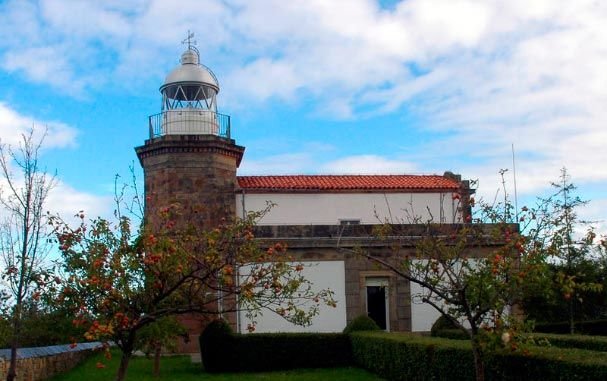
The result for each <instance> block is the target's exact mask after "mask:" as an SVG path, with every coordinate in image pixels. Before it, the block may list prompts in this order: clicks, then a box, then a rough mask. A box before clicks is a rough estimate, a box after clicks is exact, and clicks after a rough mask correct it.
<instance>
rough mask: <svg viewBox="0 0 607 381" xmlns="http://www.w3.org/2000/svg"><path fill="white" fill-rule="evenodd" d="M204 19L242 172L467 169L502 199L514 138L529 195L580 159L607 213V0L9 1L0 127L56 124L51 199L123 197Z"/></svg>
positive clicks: (3, 27) (581, 176) (78, 202)
mask: <svg viewBox="0 0 607 381" xmlns="http://www.w3.org/2000/svg"><path fill="white" fill-rule="evenodd" d="M187 30H191V31H193V32H194V33H195V34H196V37H195V40H196V41H197V47H198V49H199V50H200V52H201V58H202V62H203V63H204V64H205V65H207V66H209V67H210V68H211V69H212V70H213V71H214V72H215V74H216V75H217V77H218V78H219V82H220V86H221V90H220V94H219V111H220V112H222V113H226V114H229V115H231V117H232V135H233V137H234V138H235V139H236V141H237V143H238V144H240V145H244V146H246V148H247V150H246V152H245V158H244V161H243V163H242V165H241V169H240V172H239V173H240V174H248V175H250V174H297V173H306V174H313V173H438V174H442V173H443V172H444V171H445V170H451V171H453V172H456V173H461V174H462V175H463V177H464V178H470V179H478V180H479V186H480V188H479V193H480V194H481V195H482V196H484V197H485V198H492V197H493V196H494V194H495V192H496V191H497V189H498V188H499V177H498V171H499V170H500V169H506V168H507V169H510V170H509V172H507V175H508V176H509V177H508V181H509V183H510V184H512V178H511V175H512V157H511V146H512V144H514V147H515V150H516V156H517V163H516V166H517V168H516V169H517V185H518V193H519V198H520V199H522V200H526V201H528V200H530V199H531V198H532V197H533V196H534V195H538V194H542V193H545V192H547V191H548V190H549V183H550V181H553V180H556V179H557V178H558V176H559V169H560V168H562V167H564V166H565V167H567V168H568V169H569V172H570V174H571V176H572V180H573V181H574V182H575V183H576V184H577V185H578V187H579V189H580V192H581V194H582V196H584V197H585V198H589V199H591V200H592V203H591V204H590V206H588V207H587V208H586V209H585V211H584V214H585V216H586V217H588V218H590V219H595V220H602V219H604V218H605V215H607V213H606V212H607V196H606V195H605V190H606V189H607V167H606V166H605V163H607V150H606V149H605V145H606V143H607V128H606V122H607V106H606V105H607V70H606V68H607V4H606V3H604V2H595V1H584V0H576V1H567V0H565V1H557V0H547V1H540V0H534V1H528V0H520V1H519V0H510V1H507V2H506V1H490V0H480V1H471V0H469V1H457V0H444V1H439V0H423V1H421V0H409V1H401V2H399V1H373V0H343V1H340V0H335V1H320V0H306V1H298V0H293V1H282V0H267V1H246V0H224V1H219V0H200V1H198V0H197V1H188V0H184V1H168V0H167V1H160V0H157V1H153V0H150V1H141V0H135V1H123V0H109V1H67V0H41V1H28V0H18V1H10V0H8V1H2V2H0V85H1V86H0V88H1V91H0V137H1V138H2V141H3V142H5V143H14V142H15V141H16V138H17V137H18V135H19V132H20V131H24V129H26V128H27V127H28V126H31V125H32V124H34V125H36V126H47V127H48V129H49V136H48V137H47V140H46V146H45V151H44V156H43V161H44V163H45V165H46V166H47V168H48V169H49V170H51V171H52V170H55V169H56V170H57V173H58V179H59V185H58V186H57V188H56V190H55V192H54V193H53V195H52V197H51V200H50V205H49V207H50V208H51V209H53V210H56V211H58V212H60V213H63V214H65V213H70V214H71V213H72V212H75V211H78V210H80V209H85V210H87V211H88V212H89V213H90V214H93V215H95V214H106V213H107V211H108V210H111V208H112V206H111V196H112V193H113V181H114V175H115V174H117V173H119V174H121V175H122V176H128V167H129V165H130V164H131V163H133V162H134V163H135V167H136V168H139V164H138V162H137V158H136V156H135V153H134V150H133V147H135V146H137V145H141V144H143V142H144V140H145V138H146V134H147V117H148V116H149V115H152V114H155V113H157V112H159V111H160V94H159V92H158V88H159V86H160V85H161V84H162V82H163V80H164V76H165V75H166V74H167V73H168V72H169V71H170V70H171V69H172V68H173V67H174V66H176V65H177V64H178V60H179V56H180V54H181V52H182V51H183V49H184V46H183V45H181V43H180V42H181V40H183V39H184V38H185V35H186V32H187ZM138 170H139V169H138ZM139 173H140V172H139ZM139 176H140V177H141V174H140V175H139ZM511 191H512V190H511ZM603 226H604V225H603Z"/></svg>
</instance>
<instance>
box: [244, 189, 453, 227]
mask: <svg viewBox="0 0 607 381" xmlns="http://www.w3.org/2000/svg"><path fill="white" fill-rule="evenodd" d="M267 202H272V203H274V204H276V206H274V207H273V208H272V209H271V210H270V212H269V213H268V214H266V215H265V216H264V217H263V219H262V220H261V221H259V224H260V225H335V224H339V222H340V220H360V223H361V224H378V223H383V222H385V221H388V222H391V223H404V224H407V223H416V222H419V223H425V222H428V221H429V220H432V221H433V222H436V223H438V222H444V223H453V222H461V219H460V218H459V215H456V210H457V205H456V201H454V200H453V199H452V193H251V194H246V193H245V194H244V195H243V194H237V195H236V211H237V215H238V216H241V217H242V216H243V215H244V213H246V212H251V211H261V210H264V209H265V208H266V205H267Z"/></svg>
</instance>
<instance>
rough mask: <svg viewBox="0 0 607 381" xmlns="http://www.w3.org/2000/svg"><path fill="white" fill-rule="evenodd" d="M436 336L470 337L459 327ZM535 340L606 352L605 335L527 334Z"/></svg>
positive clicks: (438, 332)
mask: <svg viewBox="0 0 607 381" xmlns="http://www.w3.org/2000/svg"><path fill="white" fill-rule="evenodd" d="M435 336H436V337H442V338H444V339H453V340H470V337H469V336H468V335H466V334H465V333H464V332H462V331H461V330H459V329H443V330H437V331H436V332H435ZM529 337H530V338H531V339H534V340H535V342H536V343H537V342H540V341H543V340H546V341H548V343H549V345H551V346H554V347H559V348H578V349H587V350H589V351H602V352H607V337H603V336H590V335H568V334H567V335H563V334H556V333H532V334H530V335H529Z"/></svg>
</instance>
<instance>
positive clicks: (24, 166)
mask: <svg viewBox="0 0 607 381" xmlns="http://www.w3.org/2000/svg"><path fill="white" fill-rule="evenodd" d="M44 136H45V134H43V135H42V137H41V138H38V137H37V135H36V134H35V130H34V128H32V129H30V130H29V131H28V132H27V133H24V134H22V135H21V140H20V142H19V145H18V146H17V147H16V148H15V147H11V146H9V145H4V144H0V178H1V179H2V185H1V188H0V205H1V206H2V208H3V211H2V212H0V213H1V214H2V221H1V222H0V263H1V264H2V266H1V268H2V270H1V272H0V279H1V280H2V281H3V283H4V285H3V286H4V287H5V289H3V290H0V313H2V315H4V316H2V317H0V318H5V319H6V320H8V321H9V322H10V331H11V332H10V337H11V339H10V348H11V360H10V366H9V369H8V373H7V378H6V379H7V381H12V380H14V379H15V377H16V375H17V349H18V348H19V340H20V336H21V331H22V326H21V325H22V324H21V323H22V315H23V310H24V305H25V304H26V303H27V302H36V301H37V300H38V299H39V298H40V296H41V292H42V290H43V289H44V287H45V286H46V285H47V283H48V282H47V281H48V278H49V277H50V273H49V271H48V269H45V262H44V259H45V256H46V254H47V253H48V246H47V241H48V240H47V238H48V237H47V231H46V227H47V225H46V211H45V209H44V208H45V203H46V200H47V198H48V194H49V191H50V190H51V189H52V188H53V185H54V183H55V178H54V176H50V175H48V174H47V173H46V171H45V170H44V169H43V168H41V167H40V165H39V153H40V147H41V146H42V143H43V141H44ZM2 307H4V308H2Z"/></svg>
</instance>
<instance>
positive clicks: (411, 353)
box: [351, 332, 607, 380]
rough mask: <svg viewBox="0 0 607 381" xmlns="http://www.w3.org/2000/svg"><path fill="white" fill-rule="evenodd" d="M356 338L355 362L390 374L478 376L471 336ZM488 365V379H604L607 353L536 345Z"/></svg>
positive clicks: (490, 358) (371, 335) (492, 358)
mask: <svg viewBox="0 0 607 381" xmlns="http://www.w3.org/2000/svg"><path fill="white" fill-rule="evenodd" d="M351 339H352V353H353V356H354V359H355V361H356V363H357V364H359V365H360V366H362V367H364V368H366V369H368V370H370V371H371V372H374V373H377V374H378V375H380V376H381V377H384V378H386V379H389V380H432V379H449V380H470V379H474V366H473V358H472V351H471V348H470V342H469V341H464V340H448V339H442V338H437V337H419V336H413V335H407V334H394V333H391V334H386V333H375V332H374V333H367V332H359V333H355V334H353V335H351ZM485 370H486V374H485V377H486V379H487V380H522V379H538V380H539V379H541V380H563V379H568V380H600V379H607V353H604V352H595V351H588V350H581V349H566V350H565V349H561V348H554V347H533V348H531V349H530V353H529V354H527V355H525V354H523V353H520V352H504V353H496V354H492V355H490V356H488V357H487V360H486V369H485Z"/></svg>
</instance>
